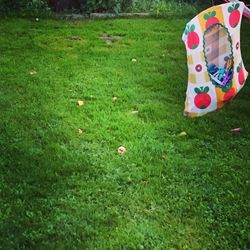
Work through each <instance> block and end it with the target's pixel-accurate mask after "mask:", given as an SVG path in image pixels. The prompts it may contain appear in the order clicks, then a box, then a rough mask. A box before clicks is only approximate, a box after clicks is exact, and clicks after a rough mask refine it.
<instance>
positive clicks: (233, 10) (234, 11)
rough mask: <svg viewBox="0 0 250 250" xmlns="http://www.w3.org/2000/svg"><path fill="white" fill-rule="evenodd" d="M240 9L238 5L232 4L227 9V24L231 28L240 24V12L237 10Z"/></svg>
mask: <svg viewBox="0 0 250 250" xmlns="http://www.w3.org/2000/svg"><path fill="white" fill-rule="evenodd" d="M239 7H240V4H239V3H236V4H233V5H232V6H230V7H228V12H229V13H230V16H229V24H230V26H231V27H232V28H235V27H236V26H237V25H238V24H239V22H240V11H239V10H238V8H239Z"/></svg>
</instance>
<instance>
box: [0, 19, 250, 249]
mask: <svg viewBox="0 0 250 250" xmlns="http://www.w3.org/2000/svg"><path fill="white" fill-rule="evenodd" d="M187 21H188V18H185V19H184V18H179V19H175V18H169V19H151V18H148V19H120V20H119V19H116V20H100V21H62V20H39V21H35V20H28V19H16V18H11V19H1V21H0V111H1V112H0V153H1V154H0V249H150V250H151V249H167V250H168V249H181V250H182V249H202V250H203V249H216V250H217V249H227V250H228V249H233V250H236V249H238V250H239V249H241V250H242V249H248V247H249V244H250V235H249V232H250V216H249V208H250V200H249V187H250V185H249V184H250V180H249V176H250V175H249V167H250V153H249V152H250V108H249V107H250V81H249V80H248V81H247V82H246V86H245V87H244V88H243V89H242V91H241V92H240V93H239V94H238V96H237V97H236V98H235V99H234V101H233V102H231V103H230V104H228V105H226V106H225V107H224V108H223V109H221V110H219V111H216V112H213V113H210V114H208V115H206V116H204V117H201V118H196V119H188V118H185V117H184V116H183V109H184V100H185V92H186V85H187V65H186V52H185V48H184V44H183V43H182V41H181V35H182V32H183V30H184V27H185V24H186V22H187ZM241 39H242V46H241V50H242V56H243V59H244V61H245V66H246V68H247V69H248V70H249V71H250V47H249V39H250V22H247V21H245V22H243V24H242V33H241ZM78 101H82V102H79V103H78ZM79 104H80V105H79ZM237 127H240V128H241V132H239V133H233V132H231V131H230V130H231V129H232V128H237ZM184 132H185V133H184ZM180 133H181V134H180ZM185 134H186V135H185ZM120 146H124V147H125V148H126V149H127V152H126V153H125V154H119V153H118V152H117V150H118V148H119V147H120Z"/></svg>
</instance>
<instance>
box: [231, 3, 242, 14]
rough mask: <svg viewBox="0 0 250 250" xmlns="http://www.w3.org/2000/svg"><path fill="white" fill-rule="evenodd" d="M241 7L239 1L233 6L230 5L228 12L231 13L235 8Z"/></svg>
mask: <svg viewBox="0 0 250 250" xmlns="http://www.w3.org/2000/svg"><path fill="white" fill-rule="evenodd" d="M239 7H240V4H239V3H236V4H233V5H232V6H229V7H228V12H229V13H232V12H233V11H234V10H237V9H239Z"/></svg>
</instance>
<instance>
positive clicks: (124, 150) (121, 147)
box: [117, 146, 127, 155]
mask: <svg viewBox="0 0 250 250" xmlns="http://www.w3.org/2000/svg"><path fill="white" fill-rule="evenodd" d="M117 151H118V153H119V154H120V155H123V154H125V153H126V152H127V149H126V148H125V147H123V146H120V147H119V148H118V150H117Z"/></svg>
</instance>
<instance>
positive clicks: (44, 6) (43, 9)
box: [0, 0, 50, 15]
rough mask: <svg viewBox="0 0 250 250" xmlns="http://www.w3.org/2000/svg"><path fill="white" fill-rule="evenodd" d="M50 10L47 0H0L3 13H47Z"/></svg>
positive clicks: (0, 8) (0, 10) (0, 11)
mask: <svg viewBox="0 0 250 250" xmlns="http://www.w3.org/2000/svg"><path fill="white" fill-rule="evenodd" d="M49 11H50V9H49V8H48V3H47V1H46V0H0V13H1V14H11V13H12V14H13V13H15V14H16V13H18V14H21V15H25V14H32V15H47V14H48V13H49Z"/></svg>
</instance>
